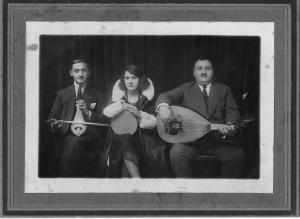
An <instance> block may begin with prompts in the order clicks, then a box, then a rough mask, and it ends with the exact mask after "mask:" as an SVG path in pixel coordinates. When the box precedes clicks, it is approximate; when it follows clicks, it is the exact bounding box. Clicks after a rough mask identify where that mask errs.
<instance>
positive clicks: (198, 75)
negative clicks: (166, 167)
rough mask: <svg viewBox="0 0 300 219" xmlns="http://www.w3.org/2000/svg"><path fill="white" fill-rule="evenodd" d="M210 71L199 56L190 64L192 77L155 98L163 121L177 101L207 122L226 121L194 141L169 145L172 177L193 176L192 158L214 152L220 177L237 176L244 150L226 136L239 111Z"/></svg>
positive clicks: (207, 60)
mask: <svg viewBox="0 0 300 219" xmlns="http://www.w3.org/2000/svg"><path fill="white" fill-rule="evenodd" d="M213 73H214V71H213V66H212V63H211V61H210V60H209V59H208V58H206V57H203V58H202V57H201V58H199V59H198V60H197V61H196V63H195V66H194V71H193V75H194V77H195V81H193V82H189V83H184V84H182V85H181V86H179V87H177V88H175V89H173V90H171V91H168V92H165V93H162V94H160V95H159V97H158V98H157V100H156V104H155V105H156V109H157V111H158V113H159V116H160V118H161V119H162V120H164V121H168V120H170V119H171V111H170V108H169V105H172V104H177V105H182V106H184V107H188V108H190V109H193V110H194V111H196V112H198V113H199V114H201V115H202V116H204V117H205V118H206V119H207V120H208V121H209V122H210V123H216V124H227V126H224V127H223V128H219V129H218V130H217V131H210V132H209V133H208V134H207V135H205V136H203V137H202V138H200V139H197V140H196V141H193V142H190V143H186V144H174V145H173V146H172V148H171V151H170V159H171V165H172V169H173V172H174V174H175V176H176V177H184V178H190V177H193V173H192V160H193V159H194V158H195V157H197V156H198V155H200V154H205V155H214V156H216V157H217V158H218V159H219V160H220V161H221V163H222V170H221V177H222V178H236V177H239V175H240V172H241V170H242V167H243V162H244V153H243V151H242V149H241V147H240V146H239V142H238V139H237V138H234V139H230V140H228V139H226V135H227V134H228V133H229V132H230V131H232V129H233V127H232V126H230V124H233V123H234V122H235V121H236V120H237V119H239V116H240V115H239V111H238V108H237V105H236V103H235V100H234V97H233V94H232V92H231V89H230V88H229V87H227V86H226V85H224V84H220V83H217V82H214V81H213V80H212V79H213Z"/></svg>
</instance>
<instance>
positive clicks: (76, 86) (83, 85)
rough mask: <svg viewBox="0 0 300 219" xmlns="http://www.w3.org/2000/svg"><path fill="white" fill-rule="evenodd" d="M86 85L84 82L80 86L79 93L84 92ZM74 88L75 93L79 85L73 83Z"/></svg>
mask: <svg viewBox="0 0 300 219" xmlns="http://www.w3.org/2000/svg"><path fill="white" fill-rule="evenodd" d="M86 84H87V82H85V83H84V84H82V85H80V86H81V91H84V89H85V87H86ZM74 87H75V90H76V91H77V90H78V88H79V84H77V83H76V82H75V81H74Z"/></svg>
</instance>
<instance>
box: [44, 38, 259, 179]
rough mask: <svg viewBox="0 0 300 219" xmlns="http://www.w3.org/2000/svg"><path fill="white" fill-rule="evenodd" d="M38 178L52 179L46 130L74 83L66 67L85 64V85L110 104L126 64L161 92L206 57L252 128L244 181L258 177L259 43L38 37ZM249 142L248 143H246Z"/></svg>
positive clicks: (183, 79)
mask: <svg viewBox="0 0 300 219" xmlns="http://www.w3.org/2000/svg"><path fill="white" fill-rule="evenodd" d="M40 45H41V49H40V106H39V107H40V115H39V116H40V137H39V139H40V141H39V176H40V177H55V163H56V162H57V160H56V158H55V157H54V156H53V152H52V145H53V140H54V139H53V138H52V136H51V135H50V134H49V130H48V129H47V128H46V126H45V120H46V119H47V117H48V115H49V113H50V110H51V107H52V104H53V101H54V99H55V96H56V93H57V91H59V90H60V89H63V88H66V87H67V86H69V85H71V84H72V83H73V79H72V77H71V76H70V74H69V65H70V62H71V61H72V60H73V59H78V58H83V59H86V60H87V61H88V62H89V64H90V71H91V76H90V79H89V83H90V84H91V85H92V86H94V87H95V88H97V89H98V90H100V91H102V92H104V93H105V94H106V96H107V97H108V98H109V97H110V95H111V90H112V86H113V85H114V83H115V82H116V80H117V79H118V78H119V76H120V74H121V73H122V72H123V71H124V69H125V67H126V66H127V65H130V64H137V65H140V66H141V67H142V68H143V69H144V71H145V73H146V74H147V76H148V77H149V78H150V79H151V80H152V81H153V83H154V86H155V89H156V91H155V97H157V96H158V95H159V94H160V93H161V92H165V91H168V90H171V89H173V88H175V87H176V86H178V85H180V84H182V83H184V82H188V81H192V80H193V79H194V78H193V74H192V72H193V66H194V63H195V61H196V59H197V57H198V56H199V55H200V54H203V53H205V54H208V55H209V56H210V57H211V59H212V64H213V67H214V80H215V81H218V82H221V83H224V84H226V85H228V86H229V87H231V88H232V91H233V93H234V95H235V98H236V102H237V104H238V107H239V109H240V112H241V115H242V116H245V115H251V116H252V117H254V118H255V120H256V122H255V125H254V128H253V129H252V130H251V132H250V134H249V137H250V138H248V136H247V135H246V134H245V133H244V134H242V136H241V137H242V138H243V139H244V140H243V142H244V143H243V145H242V147H243V150H244V152H245V154H246V158H247V162H246V169H245V173H244V175H245V177H248V178H257V177H259V171H258V170H259V123H258V122H259V83H260V82H259V75H260V72H259V69H260V62H259V60H260V39H259V37H233V36H53V35H51V36H47V35H43V36H41V37H40ZM250 140H251V141H250Z"/></svg>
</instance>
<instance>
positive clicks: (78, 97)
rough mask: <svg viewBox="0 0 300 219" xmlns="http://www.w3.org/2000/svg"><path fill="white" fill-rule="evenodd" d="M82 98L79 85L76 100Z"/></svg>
mask: <svg viewBox="0 0 300 219" xmlns="http://www.w3.org/2000/svg"><path fill="white" fill-rule="evenodd" d="M82 98H83V96H82V92H81V86H79V88H78V91H77V97H76V100H81V99H82Z"/></svg>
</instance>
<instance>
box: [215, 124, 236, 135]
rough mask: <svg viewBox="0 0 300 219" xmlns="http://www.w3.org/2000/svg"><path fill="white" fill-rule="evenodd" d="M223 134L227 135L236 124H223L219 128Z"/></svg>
mask: <svg viewBox="0 0 300 219" xmlns="http://www.w3.org/2000/svg"><path fill="white" fill-rule="evenodd" d="M217 130H218V131H219V132H220V133H221V134H223V135H227V134H229V133H230V132H232V131H233V130H234V125H223V126H222V127H219V128H218V129H217Z"/></svg>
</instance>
